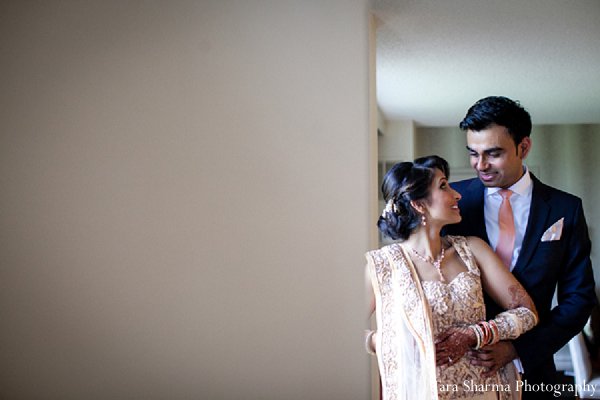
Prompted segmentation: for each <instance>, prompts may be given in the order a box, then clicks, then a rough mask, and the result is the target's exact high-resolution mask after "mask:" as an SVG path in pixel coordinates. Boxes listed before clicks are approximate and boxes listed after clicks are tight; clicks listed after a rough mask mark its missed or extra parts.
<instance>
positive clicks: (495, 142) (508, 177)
mask: <svg viewBox="0 0 600 400" xmlns="http://www.w3.org/2000/svg"><path fill="white" fill-rule="evenodd" d="M530 145H531V141H530V139H529V138H528V137H527V138H524V139H523V141H522V142H521V143H519V145H518V146H516V145H515V142H514V140H513V139H512V137H511V136H510V134H509V133H508V130H507V129H506V127H504V126H500V125H492V126H490V127H488V128H486V129H482V130H480V131H472V130H468V131H467V150H468V151H469V158H470V161H471V166H472V167H473V168H474V169H475V171H476V172H477V176H478V177H479V179H480V180H481V182H482V183H483V184H484V185H485V186H488V187H500V188H508V187H510V186H511V185H513V184H514V183H515V182H517V181H518V180H519V179H520V178H521V176H523V159H524V158H525V156H527V153H528V152H529V148H530Z"/></svg>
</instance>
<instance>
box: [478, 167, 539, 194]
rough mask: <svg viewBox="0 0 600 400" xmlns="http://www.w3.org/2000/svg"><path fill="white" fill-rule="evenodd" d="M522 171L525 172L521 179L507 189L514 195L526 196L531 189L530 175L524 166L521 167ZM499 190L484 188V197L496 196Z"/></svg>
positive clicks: (496, 188) (497, 188)
mask: <svg viewBox="0 0 600 400" xmlns="http://www.w3.org/2000/svg"><path fill="white" fill-rule="evenodd" d="M523 169H524V170H525V173H524V174H523V176H522V177H521V179H519V180H518V181H516V182H515V183H514V184H513V185H512V186H510V187H509V188H508V189H509V190H512V191H513V192H514V193H516V194H518V195H521V196H526V195H527V194H528V193H529V189H530V188H531V183H532V182H531V175H530V174H529V168H527V166H526V165H523ZM500 189H501V188H499V187H486V188H485V195H486V196H491V195H493V194H496V193H497V192H498V191H499V190H500Z"/></svg>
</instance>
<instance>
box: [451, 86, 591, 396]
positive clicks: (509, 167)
mask: <svg viewBox="0 0 600 400" xmlns="http://www.w3.org/2000/svg"><path fill="white" fill-rule="evenodd" d="M460 128H461V129H462V130H464V131H466V134H467V150H468V152H469V158H470V161H471V166H472V167H473V168H474V169H475V171H476V172H477V176H478V177H477V178H474V179H469V180H465V181H461V182H457V183H454V184H452V187H453V188H454V189H455V190H457V191H458V192H459V193H460V194H461V195H462V199H461V200H460V202H459V207H460V210H461V214H462V216H463V219H462V221H461V222H460V223H459V224H456V225H452V226H448V227H447V229H446V233H447V234H455V235H456V234H458V235H472V236H478V237H480V238H482V239H483V240H485V241H487V242H488V243H489V244H490V246H492V248H493V249H495V250H496V253H498V255H499V256H500V258H501V259H503V261H504V262H505V264H506V265H507V268H509V269H510V270H511V271H512V273H513V274H514V276H515V277H516V278H517V279H518V280H519V281H520V282H521V284H522V285H523V286H524V287H525V289H526V290H527V292H528V293H529V294H530V295H531V297H532V299H533V301H534V302H535V305H536V307H537V311H538V313H539V324H538V326H537V327H535V328H534V329H533V330H531V331H530V332H527V333H526V334H524V335H523V336H521V337H520V338H519V339H517V340H514V341H504V342H500V343H498V344H496V345H494V346H488V347H486V348H485V349H483V351H479V352H472V354H471V357H472V363H474V364H479V365H483V366H485V367H487V368H488V371H489V372H490V373H492V372H494V371H496V370H497V369H498V368H500V367H501V366H503V365H505V364H507V363H509V362H511V361H512V360H518V361H517V363H519V362H520V364H521V366H522V372H524V374H523V380H527V384H529V385H535V384H541V383H544V384H554V383H556V379H557V378H556V366H555V365H554V358H553V355H554V353H555V352H556V351H558V350H559V349H560V348H561V347H563V346H564V345H565V344H566V343H567V342H568V341H569V339H571V338H572V337H573V336H575V335H576V334H577V333H578V332H580V331H581V330H582V329H583V326H584V325H585V323H586V322H587V319H588V317H589V316H590V313H591V310H592V307H593V306H594V305H595V304H596V294H595V284H594V277H593V273H592V265H591V261H590V248H591V243H590V239H589V236H588V230H587V225H586V222H585V217H584V215H583V208H582V202H581V199H579V198H577V197H575V196H573V195H571V194H568V193H565V192H562V191H560V190H558V189H555V188H553V187H550V186H547V185H545V184H543V183H542V182H540V181H539V180H538V179H537V178H536V177H535V176H534V175H533V174H532V173H531V172H530V171H529V170H528V169H527V167H526V166H525V165H524V164H523V160H524V159H525V158H526V157H527V154H528V153H529V151H530V150H531V146H532V142H531V138H530V137H529V135H530V133H531V118H530V116H529V113H528V112H527V111H526V110H525V109H524V108H523V107H521V106H520V105H519V104H518V103H517V102H515V101H513V100H510V99H508V98H506V97H487V98H484V99H481V100H479V101H478V102H477V103H475V104H474V105H473V106H472V107H471V108H470V109H469V110H468V112H467V115H466V116H465V118H464V119H463V121H462V122H461V123H460ZM502 189H508V190H502ZM555 288H556V289H557V299H558V305H557V306H556V307H554V308H552V304H551V303H552V298H553V294H554V290H555ZM486 304H487V314H488V317H493V316H494V315H495V314H497V313H498V312H499V311H500V310H499V308H498V306H497V305H495V304H493V302H491V300H489V299H486ZM523 398H524V399H538V398H540V399H541V398H553V395H552V392H551V391H550V392H543V391H541V390H540V391H537V392H533V391H530V392H525V393H523Z"/></svg>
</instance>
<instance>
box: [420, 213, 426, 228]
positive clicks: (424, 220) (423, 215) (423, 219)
mask: <svg viewBox="0 0 600 400" xmlns="http://www.w3.org/2000/svg"><path fill="white" fill-rule="evenodd" d="M421 225H423V226H427V220H426V219H425V214H421Z"/></svg>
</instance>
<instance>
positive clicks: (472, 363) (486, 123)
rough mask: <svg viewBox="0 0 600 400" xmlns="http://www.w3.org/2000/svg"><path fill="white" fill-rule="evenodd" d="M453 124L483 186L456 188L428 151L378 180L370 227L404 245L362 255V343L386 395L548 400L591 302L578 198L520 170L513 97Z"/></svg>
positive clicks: (521, 143) (522, 146)
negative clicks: (373, 324)
mask: <svg viewBox="0 0 600 400" xmlns="http://www.w3.org/2000/svg"><path fill="white" fill-rule="evenodd" d="M460 127H461V129H463V130H465V131H467V149H468V151H469V155H470V158H471V164H472V166H473V167H474V168H475V170H476V171H477V173H478V179H477V178H476V179H472V180H467V181H463V182H459V183H457V184H453V186H454V188H452V187H450V185H449V184H448V177H449V171H448V165H447V163H446V162H445V161H444V160H443V159H441V158H440V157H437V156H430V157H424V158H420V159H417V160H415V162H414V163H410V162H406V163H399V164H397V165H395V166H394V167H393V168H392V169H391V170H390V171H388V173H387V174H386V176H385V178H384V182H383V185H382V191H383V195H384V199H385V201H386V207H385V209H384V211H383V214H382V215H381V217H380V218H379V221H378V226H379V229H380V230H381V231H382V233H384V234H386V235H388V236H390V237H391V238H392V239H397V240H399V243H394V244H392V245H389V246H385V247H383V248H382V249H379V250H375V251H371V252H368V253H367V260H368V266H367V267H368V268H367V270H368V274H369V278H370V281H371V285H372V288H373V294H374V300H375V301H374V303H373V305H372V311H375V312H376V318H377V331H372V332H369V333H368V334H367V337H366V345H367V349H368V350H369V351H370V352H373V353H377V357H378V364H379V369H380V375H381V380H382V394H383V399H438V398H477V399H488V398H489V399H514V398H520V397H521V396H523V398H526V399H533V398H553V392H552V390H551V389H547V390H546V391H545V390H544V388H546V387H548V386H547V385H553V384H555V383H556V377H555V375H556V369H555V366H554V362H553V354H554V353H555V352H556V351H557V350H559V349H560V348H561V347H562V346H564V345H565V344H566V343H567V342H568V340H569V339H570V338H571V337H573V336H574V335H575V334H576V333H578V332H579V331H580V330H581V329H582V328H583V326H584V324H585V322H586V321H587V319H588V317H589V315H590V312H591V309H592V307H593V306H594V305H595V304H596V296H595V285H594V279H593V275H592V269H591V262H590V258H589V255H590V247H591V245H590V240H589V238H588V233H587V226H586V223H585V219H584V216H583V211H582V207H581V200H580V199H578V198H576V197H575V196H572V195H569V194H566V193H564V192H561V191H559V190H557V189H554V188H551V187H549V186H546V185H544V184H543V183H541V182H540V181H539V180H537V179H536V178H535V177H534V176H533V175H532V174H531V173H530V172H529V171H528V170H527V168H526V167H525V166H524V165H523V160H524V158H525V157H526V156H527V154H528V153H529V151H530V149H531V139H530V137H529V134H530V132H531V119H530V116H529V114H528V113H527V111H525V110H524V109H523V108H522V107H521V106H520V105H519V104H518V103H516V102H514V101H512V100H510V99H507V98H505V97H488V98H485V99H482V100H480V101H478V102H477V103H476V104H475V105H473V106H472V107H471V108H470V109H469V111H468V112H467V115H466V116H465V118H464V120H463V121H462V122H461V124H460ZM455 189H456V190H455ZM505 189H508V190H505ZM459 207H460V209H459ZM444 227H445V228H444ZM442 228H444V233H446V234H447V235H446V236H441V234H440V232H441V231H442ZM459 235H460V236H459ZM486 242H487V243H489V245H490V246H491V248H494V249H495V252H496V253H497V254H498V255H496V254H495V253H494V251H493V250H492V249H491V248H490V246H488V244H487V243H486ZM511 271H512V273H511ZM557 285H558V286H557ZM556 287H557V299H558V306H556V307H554V308H553V309H551V302H552V297H553V293H554V290H555V288H556ZM525 332H527V333H525ZM521 335H522V336H521ZM519 373H523V382H526V383H527V385H528V387H530V388H534V389H535V390H529V391H526V388H525V387H524V386H523V385H522V383H520V382H519V381H518V379H519ZM542 384H543V385H542ZM548 390H550V391H548Z"/></svg>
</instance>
